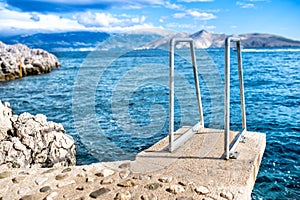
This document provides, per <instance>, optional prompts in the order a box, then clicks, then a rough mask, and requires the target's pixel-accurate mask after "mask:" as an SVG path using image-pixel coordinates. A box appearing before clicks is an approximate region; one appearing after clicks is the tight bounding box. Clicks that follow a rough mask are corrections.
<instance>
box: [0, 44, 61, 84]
mask: <svg viewBox="0 0 300 200" xmlns="http://www.w3.org/2000/svg"><path fill="white" fill-rule="evenodd" d="M59 67H60V63H59V61H58V59H57V57H56V56H55V55H53V54H51V53H49V52H47V51H45V50H42V49H30V48H28V47H27V46H26V45H23V44H15V45H7V44H4V43H2V42H1V41H0V81H7V80H13V79H18V78H22V77H24V76H29V75H37V74H42V73H48V72H50V71H51V70H52V69H53V68H59Z"/></svg>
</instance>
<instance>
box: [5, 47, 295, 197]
mask: <svg viewBox="0 0 300 200" xmlns="http://www.w3.org/2000/svg"><path fill="white" fill-rule="evenodd" d="M52 53H54V54H55V55H56V56H57V57H58V59H59V61H60V63H61V67H60V68H59V69H53V70H52V72H51V73H47V74H41V75H36V76H27V77H23V78H22V79H17V80H12V81H7V82H0V91H1V92H0V99H1V101H2V102H6V101H7V102H10V104H11V107H12V108H13V111H14V114H21V113H23V112H29V113H31V114H34V115H35V114H38V113H41V114H44V115H46V116H47V119H48V120H50V121H54V122H57V123H61V124H63V126H64V128H65V129H66V132H67V134H69V135H71V136H72V137H73V138H74V140H75V142H76V150H77V164H78V165H84V164H90V163H95V162H100V161H114V160H127V159H129V160H132V159H134V156H135V155H136V154H137V153H139V152H140V151H142V150H144V149H146V148H148V147H150V146H151V145H153V144H154V143H156V142H157V141H159V140H160V139H162V138H163V137H166V136H167V135H168V130H169V126H168V125H169V51H168V49H155V50H150V49H132V50H128V49H126V50H114V51H110V50H107V49H99V50H98V49H96V50H91V49H82V48H78V49H76V48H75V49H57V50H53V51H52ZM195 53H196V58H197V59H196V61H197V66H198V71H197V73H198V78H199V85H200V92H201V99H202V105H203V113H204V122H205V127H210V128H223V117H224V109H223V108H224V50H223V49H205V50H203V49H202V50H200V49H197V50H196V52H195ZM242 59H243V75H244V88H245V102H246V117H247V130H249V131H253V132H261V133H265V134H266V137H267V145H266V150H265V153H264V156H263V158H262V163H261V166H260V169H259V173H258V176H257V180H256V183H255V186H254V190H253V192H252V195H251V196H252V199H255V200H256V199H257V200H258V199H300V156H299V154H300V135H299V134H300V48H252V49H246V48H245V49H243V51H242ZM191 63H192V62H191V56H190V51H189V49H179V50H176V51H175V61H174V66H175V68H174V85H175V89H174V92H175V98H174V104H175V108H174V113H175V114H174V115H175V119H174V124H175V125H174V126H175V130H176V129H178V128H179V127H181V126H186V125H193V124H195V123H196V122H197V121H198V120H199V114H198V107H197V98H196V93H195V82H194V73H193V68H192V64H191ZM230 71H231V105H230V109H231V111H230V116H231V117H230V127H231V129H232V130H240V129H241V109H240V99H239V98H240V97H239V92H240V91H239V79H238V73H237V71H238V68H237V56H236V52H235V51H234V50H231V70H230Z"/></svg>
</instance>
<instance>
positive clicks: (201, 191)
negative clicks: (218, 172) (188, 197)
mask: <svg viewBox="0 0 300 200" xmlns="http://www.w3.org/2000/svg"><path fill="white" fill-rule="evenodd" d="M195 191H196V192H197V193H198V194H208V193H210V191H209V189H208V188H207V187H205V186H198V187H196V188H195Z"/></svg>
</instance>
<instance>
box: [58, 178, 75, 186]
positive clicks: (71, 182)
mask: <svg viewBox="0 0 300 200" xmlns="http://www.w3.org/2000/svg"><path fill="white" fill-rule="evenodd" d="M74 183H76V182H75V180H67V181H62V182H60V183H58V184H57V187H58V188H62V187H65V186H67V185H71V184H74Z"/></svg>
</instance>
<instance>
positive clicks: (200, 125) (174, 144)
mask: <svg viewBox="0 0 300 200" xmlns="http://www.w3.org/2000/svg"><path fill="white" fill-rule="evenodd" d="M178 42H188V43H189V44H190V51H191V57H192V65H193V71H194V80H195V87H196V95H197V101H198V111H199V117H200V120H199V122H198V123H197V124H196V125H194V126H193V127H192V128H190V129H189V130H188V131H187V132H186V133H184V134H183V135H182V136H180V137H179V138H177V139H176V140H174V51H175V44H176V43H178ZM169 116H170V118H169V150H170V151H171V152H172V151H174V150H175V149H177V148H178V147H179V146H180V145H181V144H183V143H184V142H186V141H187V140H188V139H189V138H190V137H191V136H192V135H194V134H195V133H196V132H198V129H199V128H203V127H204V119H203V112H202V102H201V94H200V89H199V81H198V71H197V63H196V56H195V50H194V40H193V39H191V38H172V39H171V40H170V94H169Z"/></svg>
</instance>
